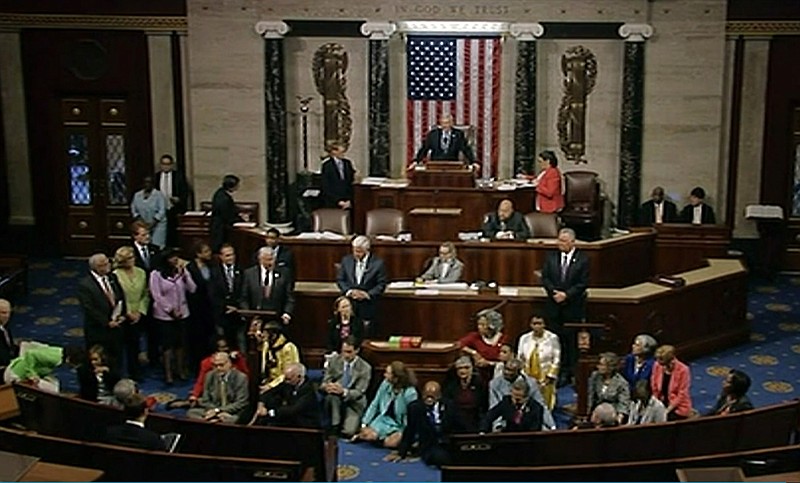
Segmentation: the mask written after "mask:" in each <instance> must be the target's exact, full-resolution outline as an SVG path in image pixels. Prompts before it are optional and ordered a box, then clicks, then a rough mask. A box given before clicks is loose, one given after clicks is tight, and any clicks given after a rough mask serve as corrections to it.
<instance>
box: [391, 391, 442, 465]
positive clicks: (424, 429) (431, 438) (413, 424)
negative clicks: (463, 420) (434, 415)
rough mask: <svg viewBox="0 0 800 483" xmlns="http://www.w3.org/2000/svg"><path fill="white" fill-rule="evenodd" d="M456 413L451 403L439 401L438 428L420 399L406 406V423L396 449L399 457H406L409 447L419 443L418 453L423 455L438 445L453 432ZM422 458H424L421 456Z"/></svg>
mask: <svg viewBox="0 0 800 483" xmlns="http://www.w3.org/2000/svg"><path fill="white" fill-rule="evenodd" d="M456 418H457V415H456V411H455V409H454V406H453V403H452V402H451V401H449V400H447V399H445V398H442V399H441V400H439V421H440V424H439V428H438V431H437V428H436V427H435V426H434V424H433V422H432V421H431V419H430V418H429V417H428V406H427V405H426V404H425V402H424V401H423V400H422V399H417V400H416V401H412V402H411V404H409V405H408V423H407V424H406V427H405V429H404V430H403V438H402V439H401V440H400V446H399V447H398V448H397V450H398V452H399V453H400V456H402V457H403V458H405V457H406V455H407V454H408V451H409V450H410V449H411V446H412V445H413V444H414V443H415V442H419V452H420V454H421V455H425V453H427V452H428V451H430V450H431V448H433V447H434V446H437V445H440V444H442V443H444V442H445V440H446V439H447V438H448V437H449V436H450V435H451V434H453V432H454V429H455V426H456V425H457V423H456ZM423 457H424V456H423Z"/></svg>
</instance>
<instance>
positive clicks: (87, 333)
mask: <svg viewBox="0 0 800 483" xmlns="http://www.w3.org/2000/svg"><path fill="white" fill-rule="evenodd" d="M78 301H79V302H80V305H81V308H82V309H83V336H84V338H85V339H86V348H87V349H88V348H89V347H92V346H94V345H101V346H103V348H104V349H105V350H106V352H107V353H108V356H109V360H110V362H111V364H113V365H114V367H115V368H116V369H117V370H119V369H120V361H121V357H122V348H123V334H122V324H123V323H124V321H125V314H126V313H127V312H128V311H127V309H126V306H125V294H124V292H123V291H122V287H121V286H120V284H119V282H118V281H117V277H116V275H114V274H113V273H111V262H110V261H109V260H108V257H107V256H106V255H105V254H103V253H95V254H94V255H92V256H91V257H89V275H88V276H86V277H84V278H83V279H81V280H80V281H79V282H78ZM120 372H121V371H120Z"/></svg>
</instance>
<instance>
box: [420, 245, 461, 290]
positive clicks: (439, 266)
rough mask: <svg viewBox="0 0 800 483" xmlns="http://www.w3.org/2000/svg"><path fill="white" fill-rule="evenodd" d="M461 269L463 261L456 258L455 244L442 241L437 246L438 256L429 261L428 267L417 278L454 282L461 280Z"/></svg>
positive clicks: (438, 281)
mask: <svg viewBox="0 0 800 483" xmlns="http://www.w3.org/2000/svg"><path fill="white" fill-rule="evenodd" d="M463 270H464V262H462V261H461V260H459V259H458V258H456V246H455V245H453V243H452V242H444V243H442V245H441V246H440V247H439V256H438V257H436V258H434V259H433V261H431V265H430V267H428V269H427V270H425V273H423V274H422V275H420V277H419V278H421V279H422V280H424V281H431V280H433V281H436V282H437V283H454V282H458V281H459V280H461V272H462V271H463Z"/></svg>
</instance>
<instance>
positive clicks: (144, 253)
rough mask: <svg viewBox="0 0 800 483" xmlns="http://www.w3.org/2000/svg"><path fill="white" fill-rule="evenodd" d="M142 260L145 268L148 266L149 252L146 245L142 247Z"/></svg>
mask: <svg viewBox="0 0 800 483" xmlns="http://www.w3.org/2000/svg"><path fill="white" fill-rule="evenodd" d="M142 262H144V267H145V268H150V254H149V253H148V250H147V247H146V246H143V247H142Z"/></svg>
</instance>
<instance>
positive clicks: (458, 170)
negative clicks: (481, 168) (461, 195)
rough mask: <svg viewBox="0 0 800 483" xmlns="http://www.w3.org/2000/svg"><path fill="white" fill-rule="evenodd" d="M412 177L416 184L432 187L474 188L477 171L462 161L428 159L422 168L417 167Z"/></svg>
mask: <svg viewBox="0 0 800 483" xmlns="http://www.w3.org/2000/svg"><path fill="white" fill-rule="evenodd" d="M410 177H411V179H412V183H413V184H414V186H420V187H422V186H424V187H430V188H472V187H473V186H474V185H475V173H474V172H473V171H472V169H470V168H465V167H464V163H462V162H460V161H428V162H427V163H426V164H425V166H424V167H423V168H421V169H415V170H413V171H412V172H411V174H410Z"/></svg>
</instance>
